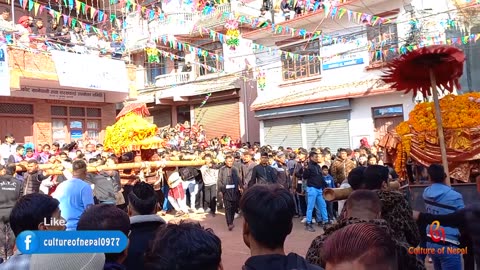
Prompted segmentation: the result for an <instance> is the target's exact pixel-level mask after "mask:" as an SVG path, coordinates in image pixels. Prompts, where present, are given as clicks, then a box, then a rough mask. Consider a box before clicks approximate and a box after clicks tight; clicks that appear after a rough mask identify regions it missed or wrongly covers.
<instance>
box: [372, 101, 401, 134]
mask: <svg viewBox="0 0 480 270" xmlns="http://www.w3.org/2000/svg"><path fill="white" fill-rule="evenodd" d="M372 117H373V122H374V133H375V139H379V140H381V139H382V138H383V136H385V135H386V134H387V133H388V132H390V131H393V130H394V129H395V128H396V127H397V125H398V124H400V123H401V122H403V121H404V119H403V105H392V106H384V107H375V108H372Z"/></svg>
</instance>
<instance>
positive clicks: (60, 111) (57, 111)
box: [51, 106, 67, 116]
mask: <svg viewBox="0 0 480 270" xmlns="http://www.w3.org/2000/svg"><path fill="white" fill-rule="evenodd" d="M51 112H52V115H56V116H67V107H64V106H52V107H51Z"/></svg>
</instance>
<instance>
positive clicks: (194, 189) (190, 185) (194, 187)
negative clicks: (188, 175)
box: [183, 178, 198, 209]
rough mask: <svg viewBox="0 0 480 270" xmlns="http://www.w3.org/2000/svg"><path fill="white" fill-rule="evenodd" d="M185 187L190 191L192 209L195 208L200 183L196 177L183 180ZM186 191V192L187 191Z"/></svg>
mask: <svg viewBox="0 0 480 270" xmlns="http://www.w3.org/2000/svg"><path fill="white" fill-rule="evenodd" d="M183 189H184V190H185V191H187V189H188V191H189V193H190V209H195V201H196V196H197V193H198V184H197V183H196V182H195V179H193V178H192V179H191V180H188V181H184V182H183ZM185 193H186V192H185Z"/></svg>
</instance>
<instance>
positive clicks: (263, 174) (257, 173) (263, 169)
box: [248, 152, 277, 187]
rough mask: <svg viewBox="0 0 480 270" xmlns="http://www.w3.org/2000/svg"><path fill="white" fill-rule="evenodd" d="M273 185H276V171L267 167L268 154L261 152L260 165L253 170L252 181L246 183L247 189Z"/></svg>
mask: <svg viewBox="0 0 480 270" xmlns="http://www.w3.org/2000/svg"><path fill="white" fill-rule="evenodd" d="M273 183H277V171H276V170H275V169H274V168H272V167H271V166H269V165H268V153H267V152H263V153H262V154H261V156H260V164H258V165H257V166H255V167H254V168H253V171H252V179H250V181H249V182H248V187H251V186H253V185H255V184H273Z"/></svg>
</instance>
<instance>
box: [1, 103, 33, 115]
mask: <svg viewBox="0 0 480 270" xmlns="http://www.w3.org/2000/svg"><path fill="white" fill-rule="evenodd" d="M0 113H1V114H33V105H32V104H18V103H0Z"/></svg>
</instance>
